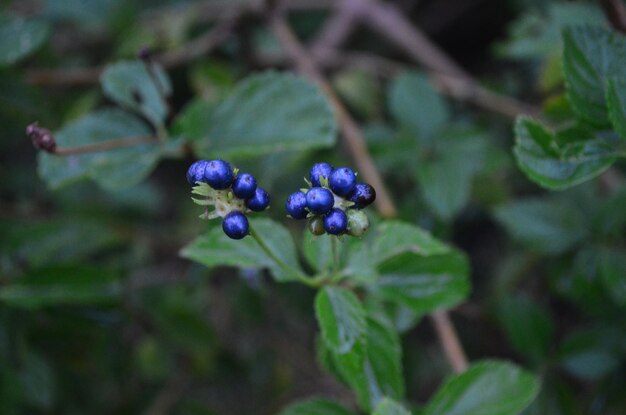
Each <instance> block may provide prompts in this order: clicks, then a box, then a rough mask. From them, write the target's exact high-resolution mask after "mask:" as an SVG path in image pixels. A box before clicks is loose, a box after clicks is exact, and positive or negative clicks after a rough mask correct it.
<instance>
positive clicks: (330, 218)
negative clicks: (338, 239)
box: [324, 208, 348, 235]
mask: <svg viewBox="0 0 626 415" xmlns="http://www.w3.org/2000/svg"><path fill="white" fill-rule="evenodd" d="M346 229H348V216H346V214H345V213H344V211H343V210H341V209H337V208H333V209H331V210H330V212H328V213H327V214H326V215H324V230H325V231H326V232H328V233H329V234H331V235H341V234H342V233H344V232H345V231H346Z"/></svg>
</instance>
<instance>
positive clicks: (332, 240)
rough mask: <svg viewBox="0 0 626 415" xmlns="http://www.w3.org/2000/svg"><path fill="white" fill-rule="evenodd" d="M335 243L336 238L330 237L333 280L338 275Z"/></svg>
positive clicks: (337, 248) (337, 247)
mask: <svg viewBox="0 0 626 415" xmlns="http://www.w3.org/2000/svg"><path fill="white" fill-rule="evenodd" d="M337 243H338V241H337V237H336V236H330V246H331V250H332V251H333V278H337V277H338V275H337V274H338V273H339V246H338V245H337Z"/></svg>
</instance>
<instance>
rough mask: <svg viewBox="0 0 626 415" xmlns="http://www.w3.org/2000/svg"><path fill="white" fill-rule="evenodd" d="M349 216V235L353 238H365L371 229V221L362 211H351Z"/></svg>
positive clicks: (347, 213) (348, 213)
mask: <svg viewBox="0 0 626 415" xmlns="http://www.w3.org/2000/svg"><path fill="white" fill-rule="evenodd" d="M346 215H348V234H349V235H352V236H363V235H364V234H365V232H367V230H368V229H369V227H370V220H369V219H368V218H367V215H366V214H365V213H363V212H362V211H360V210H353V209H350V210H348V211H347V212H346Z"/></svg>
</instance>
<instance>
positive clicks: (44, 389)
mask: <svg viewBox="0 0 626 415" xmlns="http://www.w3.org/2000/svg"><path fill="white" fill-rule="evenodd" d="M19 381H20V386H21V389H22V395H23V396H24V398H25V399H26V401H28V403H30V404H31V405H32V406H34V407H36V408H39V409H42V410H47V411H50V410H51V409H52V407H53V405H54V401H55V400H56V394H57V385H56V381H55V378H54V373H53V371H52V367H51V366H50V363H48V361H47V360H46V359H44V358H43V357H42V356H40V355H38V354H35V353H32V352H27V353H26V354H25V356H24V359H23V362H22V368H21V370H20V373H19Z"/></svg>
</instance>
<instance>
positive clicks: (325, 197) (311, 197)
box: [306, 187, 335, 215]
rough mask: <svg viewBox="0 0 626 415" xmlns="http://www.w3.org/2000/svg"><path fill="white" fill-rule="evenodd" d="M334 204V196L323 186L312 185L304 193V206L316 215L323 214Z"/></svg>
mask: <svg viewBox="0 0 626 415" xmlns="http://www.w3.org/2000/svg"><path fill="white" fill-rule="evenodd" d="M334 204H335V197H334V196H333V194H332V192H331V191H330V190H328V189H326V188H325V187H314V188H312V189H311V190H309V191H308V192H307V194H306V206H307V207H308V208H309V210H310V211H311V213H314V214H316V215H323V214H324V213H326V212H328V211H329V210H330V209H332V207H333V205H334Z"/></svg>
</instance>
